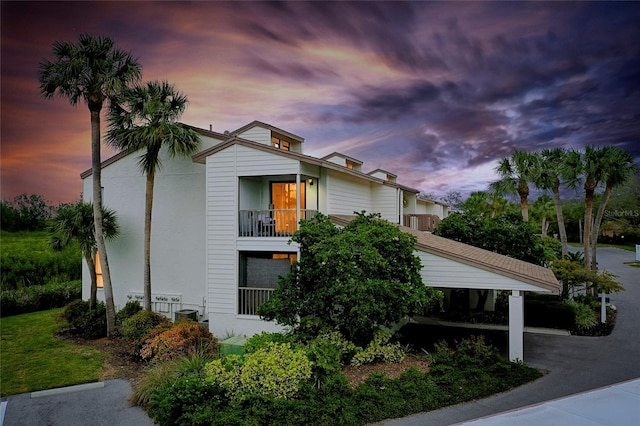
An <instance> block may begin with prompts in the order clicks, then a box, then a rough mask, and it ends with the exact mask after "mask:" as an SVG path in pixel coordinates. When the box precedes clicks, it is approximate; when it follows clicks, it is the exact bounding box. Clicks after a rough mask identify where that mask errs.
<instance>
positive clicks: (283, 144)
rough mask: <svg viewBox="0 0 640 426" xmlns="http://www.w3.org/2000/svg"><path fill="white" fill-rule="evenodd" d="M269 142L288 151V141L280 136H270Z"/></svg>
mask: <svg viewBox="0 0 640 426" xmlns="http://www.w3.org/2000/svg"><path fill="white" fill-rule="evenodd" d="M271 142H272V143H273V146H274V147H275V148H278V149H283V150H285V151H289V141H284V140H282V139H280V138H276V137H275V136H274V137H272V138H271Z"/></svg>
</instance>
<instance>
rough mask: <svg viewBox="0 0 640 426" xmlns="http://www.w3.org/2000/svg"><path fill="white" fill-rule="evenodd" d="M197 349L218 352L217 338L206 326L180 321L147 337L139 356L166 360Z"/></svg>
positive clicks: (147, 358) (191, 352)
mask: <svg viewBox="0 0 640 426" xmlns="http://www.w3.org/2000/svg"><path fill="white" fill-rule="evenodd" d="M198 351H203V352H207V353H210V354H216V353H218V339H217V338H216V337H215V336H214V335H213V334H211V332H210V331H209V328H208V327H207V326H205V325H202V324H200V323H197V322H193V321H182V322H179V323H178V324H175V325H174V326H173V327H172V328H170V329H169V330H165V331H163V332H161V333H158V334H156V335H155V336H152V337H149V338H147V341H146V342H145V343H144V345H143V346H142V349H140V357H141V358H142V359H144V360H146V361H166V360H170V359H174V358H178V357H181V356H186V355H193V354H195V353H196V352H198Z"/></svg>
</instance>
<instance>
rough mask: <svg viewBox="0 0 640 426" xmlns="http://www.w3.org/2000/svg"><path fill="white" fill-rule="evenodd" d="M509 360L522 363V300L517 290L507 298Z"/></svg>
mask: <svg viewBox="0 0 640 426" xmlns="http://www.w3.org/2000/svg"><path fill="white" fill-rule="evenodd" d="M509 360H511V361H516V360H520V361H524V298H523V297H522V295H521V294H520V291H518V290H513V291H512V292H511V296H509Z"/></svg>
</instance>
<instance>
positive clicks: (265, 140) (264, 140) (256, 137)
mask: <svg viewBox="0 0 640 426" xmlns="http://www.w3.org/2000/svg"><path fill="white" fill-rule="evenodd" d="M238 136H240V137H241V138H243V139H247V140H250V141H254V142H258V143H261V144H265V145H271V130H269V129H265V128H262V127H252V128H251V129H249V130H247V131H246V132H242V133H240V134H239V135H238Z"/></svg>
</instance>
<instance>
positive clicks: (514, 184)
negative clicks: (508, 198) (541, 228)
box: [491, 150, 538, 222]
mask: <svg viewBox="0 0 640 426" xmlns="http://www.w3.org/2000/svg"><path fill="white" fill-rule="evenodd" d="M537 162H538V158H537V157H536V156H535V155H533V154H530V153H528V152H526V151H520V150H515V151H513V153H512V154H511V157H510V158H509V157H507V158H503V159H502V160H500V162H499V163H498V166H497V167H496V169H495V170H496V172H497V173H498V175H499V176H500V180H499V181H497V182H493V183H492V184H491V189H492V191H494V192H496V193H498V194H516V193H517V194H518V195H519V196H520V209H521V211H522V218H523V219H524V221H525V222H527V221H528V220H529V202H528V197H529V182H531V181H532V180H533V176H534V175H533V173H534V170H535V169H536V167H537Z"/></svg>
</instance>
